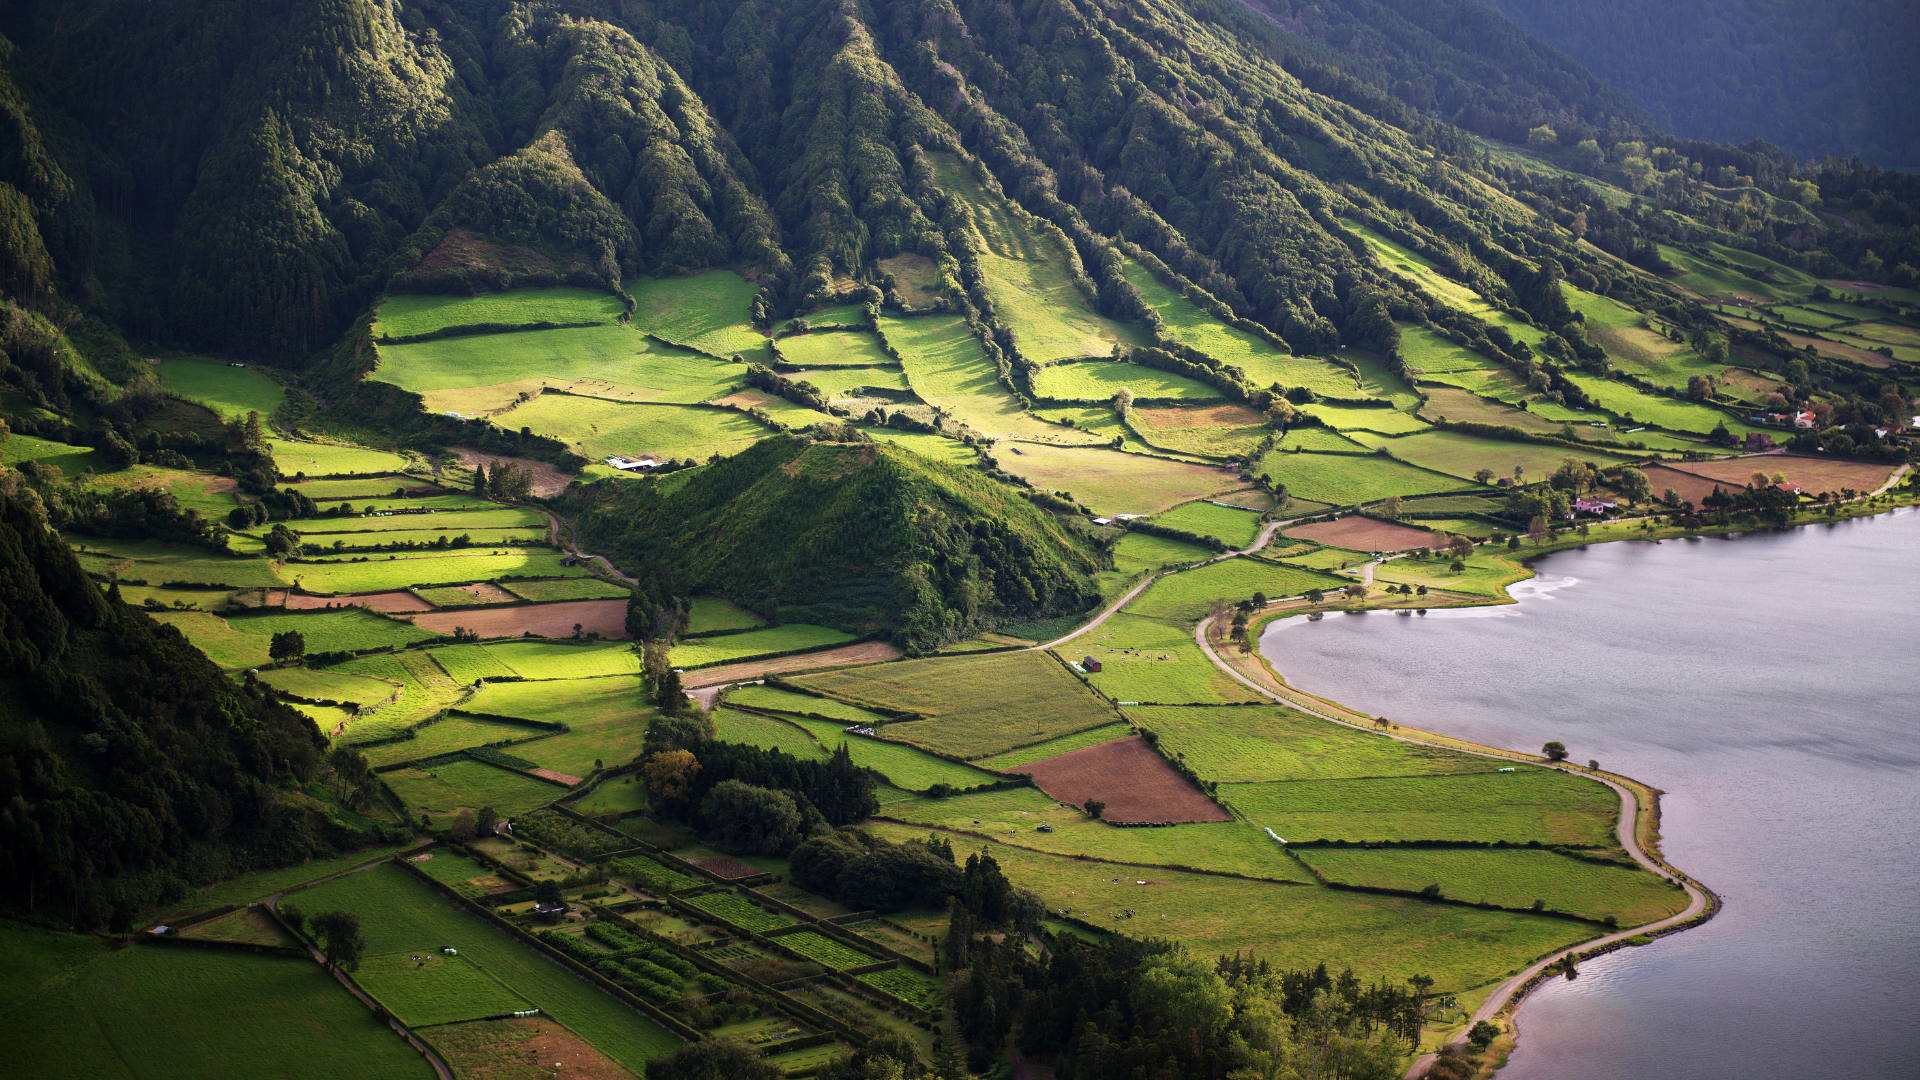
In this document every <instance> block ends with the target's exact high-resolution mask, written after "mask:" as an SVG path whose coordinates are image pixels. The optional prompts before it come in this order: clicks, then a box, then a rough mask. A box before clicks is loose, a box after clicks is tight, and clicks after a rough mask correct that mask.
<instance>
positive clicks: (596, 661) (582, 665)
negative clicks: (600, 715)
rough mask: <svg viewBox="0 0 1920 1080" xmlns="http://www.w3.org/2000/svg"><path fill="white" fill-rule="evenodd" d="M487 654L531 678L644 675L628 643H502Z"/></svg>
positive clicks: (638, 659)
mask: <svg viewBox="0 0 1920 1080" xmlns="http://www.w3.org/2000/svg"><path fill="white" fill-rule="evenodd" d="M487 651H488V652H490V653H492V654H493V656H494V658H495V659H496V660H499V661H500V662H501V663H503V664H505V665H507V666H508V667H510V668H512V669H513V670H514V671H515V672H516V673H518V674H519V675H521V676H523V677H525V678H528V679H592V678H599V677H603V676H607V675H638V674H640V654H639V653H637V652H634V651H633V646H632V645H630V644H628V643H627V642H624V641H607V642H595V643H593V644H588V645H563V644H559V643H556V642H545V641H502V642H497V643H494V644H491V645H488V646H487Z"/></svg>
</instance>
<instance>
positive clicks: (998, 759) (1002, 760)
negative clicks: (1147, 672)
mask: <svg viewBox="0 0 1920 1080" xmlns="http://www.w3.org/2000/svg"><path fill="white" fill-rule="evenodd" d="M1065 651H1067V652H1071V651H1072V650H1071V649H1067V650H1065ZM1131 734H1133V725H1131V724H1124V723H1115V724H1108V725H1106V726H1105V727H1097V728H1089V729H1087V730H1086V731H1081V732H1076V733H1075V734H1072V735H1062V736H1061V737H1059V738H1057V739H1048V740H1047V741H1046V742H1043V743H1038V744H1036V745H1034V746H1028V747H1024V748H1022V749H1019V750H1011V751H1008V752H1007V753H1004V754H996V755H994V756H993V757H990V758H982V759H980V760H979V761H976V762H974V764H976V765H978V766H980V767H981V768H983V769H992V770H994V771H996V772H1019V771H1020V766H1022V765H1031V764H1033V763H1034V762H1036V761H1045V760H1046V759H1048V758H1050V757H1059V756H1060V755H1061V754H1071V753H1072V752H1074V751H1075V750H1085V749H1086V748H1087V747H1089V746H1099V745H1100V744H1101V743H1104V742H1112V741H1113V740H1115V739H1119V738H1124V737H1126V736H1128V735H1131Z"/></svg>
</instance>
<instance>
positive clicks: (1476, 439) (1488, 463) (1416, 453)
mask: <svg viewBox="0 0 1920 1080" xmlns="http://www.w3.org/2000/svg"><path fill="white" fill-rule="evenodd" d="M1359 438H1360V441H1361V442H1363V443H1366V444H1368V445H1370V446H1373V447H1375V448H1377V449H1381V450H1385V451H1386V452H1387V453H1388V454H1390V455H1391V456H1393V457H1395V458H1397V459H1399V460H1401V461H1404V462H1407V463H1408V464H1410V465H1418V466H1419V467H1421V468H1423V469H1431V470H1433V471H1434V472H1440V473H1446V474H1448V475H1449V476H1458V477H1460V478H1461V479H1463V480H1467V481H1469V483H1471V481H1472V480H1473V474H1474V473H1475V472H1477V471H1479V470H1481V469H1492V470H1493V471H1494V472H1495V473H1496V474H1498V475H1500V476H1512V475H1513V467H1514V466H1516V465H1518V466H1521V467H1522V468H1524V469H1525V470H1526V478H1527V479H1528V480H1542V479H1545V478H1546V477H1548V476H1551V475H1552V474H1553V471H1554V470H1555V469H1558V468H1559V467H1560V463H1561V462H1563V461H1565V460H1566V459H1567V458H1579V459H1580V460H1581V461H1587V462H1592V463H1593V464H1594V465H1596V466H1599V467H1602V468H1608V467H1611V466H1615V465H1620V464H1624V463H1625V459H1623V458H1619V457H1615V456H1613V455H1611V454H1603V453H1601V452H1599V451H1597V450H1575V449H1573V448H1571V447H1566V446H1545V445H1541V444H1539V443H1521V442H1509V441H1507V440H1505V439H1489V438H1487V437H1486V436H1483V435H1469V434H1467V433H1466V432H1462V431H1428V432H1424V433H1422V434H1419V435H1406V436H1402V437H1401V438H1398V439H1388V438H1381V437H1378V436H1372V437H1369V436H1365V435H1362V436H1359Z"/></svg>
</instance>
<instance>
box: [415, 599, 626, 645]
mask: <svg viewBox="0 0 1920 1080" xmlns="http://www.w3.org/2000/svg"><path fill="white" fill-rule="evenodd" d="M574 623H579V624H580V632H581V633H592V632H594V631H599V633H600V636H601V637H603V638H608V639H623V638H625V637H626V636H627V602H626V601H625V600H563V601H561V602H560V603H557V604H529V605H527V606H526V607H503V608H449V609H447V610H446V611H436V612H433V613H432V614H430V615H421V616H419V617H417V618H415V619H414V620H413V624H414V625H415V626H418V627H419V628H421V629H422V630H432V631H433V632H435V633H437V634H451V633H453V628H454V627H456V626H464V627H466V628H467V629H469V630H472V631H475V632H477V633H478V634H479V635H480V636H481V637H483V638H497V637H519V636H521V635H522V634H524V633H526V632H527V631H529V630H531V631H533V634H534V636H535V637H556V638H557V637H571V636H572V635H573V624H574Z"/></svg>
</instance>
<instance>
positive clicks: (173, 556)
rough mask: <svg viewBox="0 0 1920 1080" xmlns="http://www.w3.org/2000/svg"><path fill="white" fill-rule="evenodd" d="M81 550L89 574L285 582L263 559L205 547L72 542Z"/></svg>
mask: <svg viewBox="0 0 1920 1080" xmlns="http://www.w3.org/2000/svg"><path fill="white" fill-rule="evenodd" d="M71 546H73V547H75V548H84V549H85V550H84V551H81V552H80V565H81V566H84V567H85V568H86V569H87V570H88V571H89V572H91V573H96V574H99V573H110V574H118V575H119V576H120V577H122V578H127V579H130V580H142V581H150V582H153V583H155V584H158V583H160V582H163V581H190V582H204V583H207V584H213V585H232V586H235V587H238V588H248V587H256V586H263V585H264V586H269V587H271V586H277V585H285V584H286V582H285V581H283V580H281V578H280V577H279V576H278V575H277V574H275V573H274V569H273V564H272V563H270V562H268V561H267V560H265V559H243V558H235V557H233V556H230V555H216V554H214V553H213V552H211V551H208V550H206V549H205V548H197V547H186V546H184V545H178V544H163V543H159V542H154V541H145V540H101V539H94V538H88V539H84V540H80V539H76V540H74V541H73V542H72V545H71Z"/></svg>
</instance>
